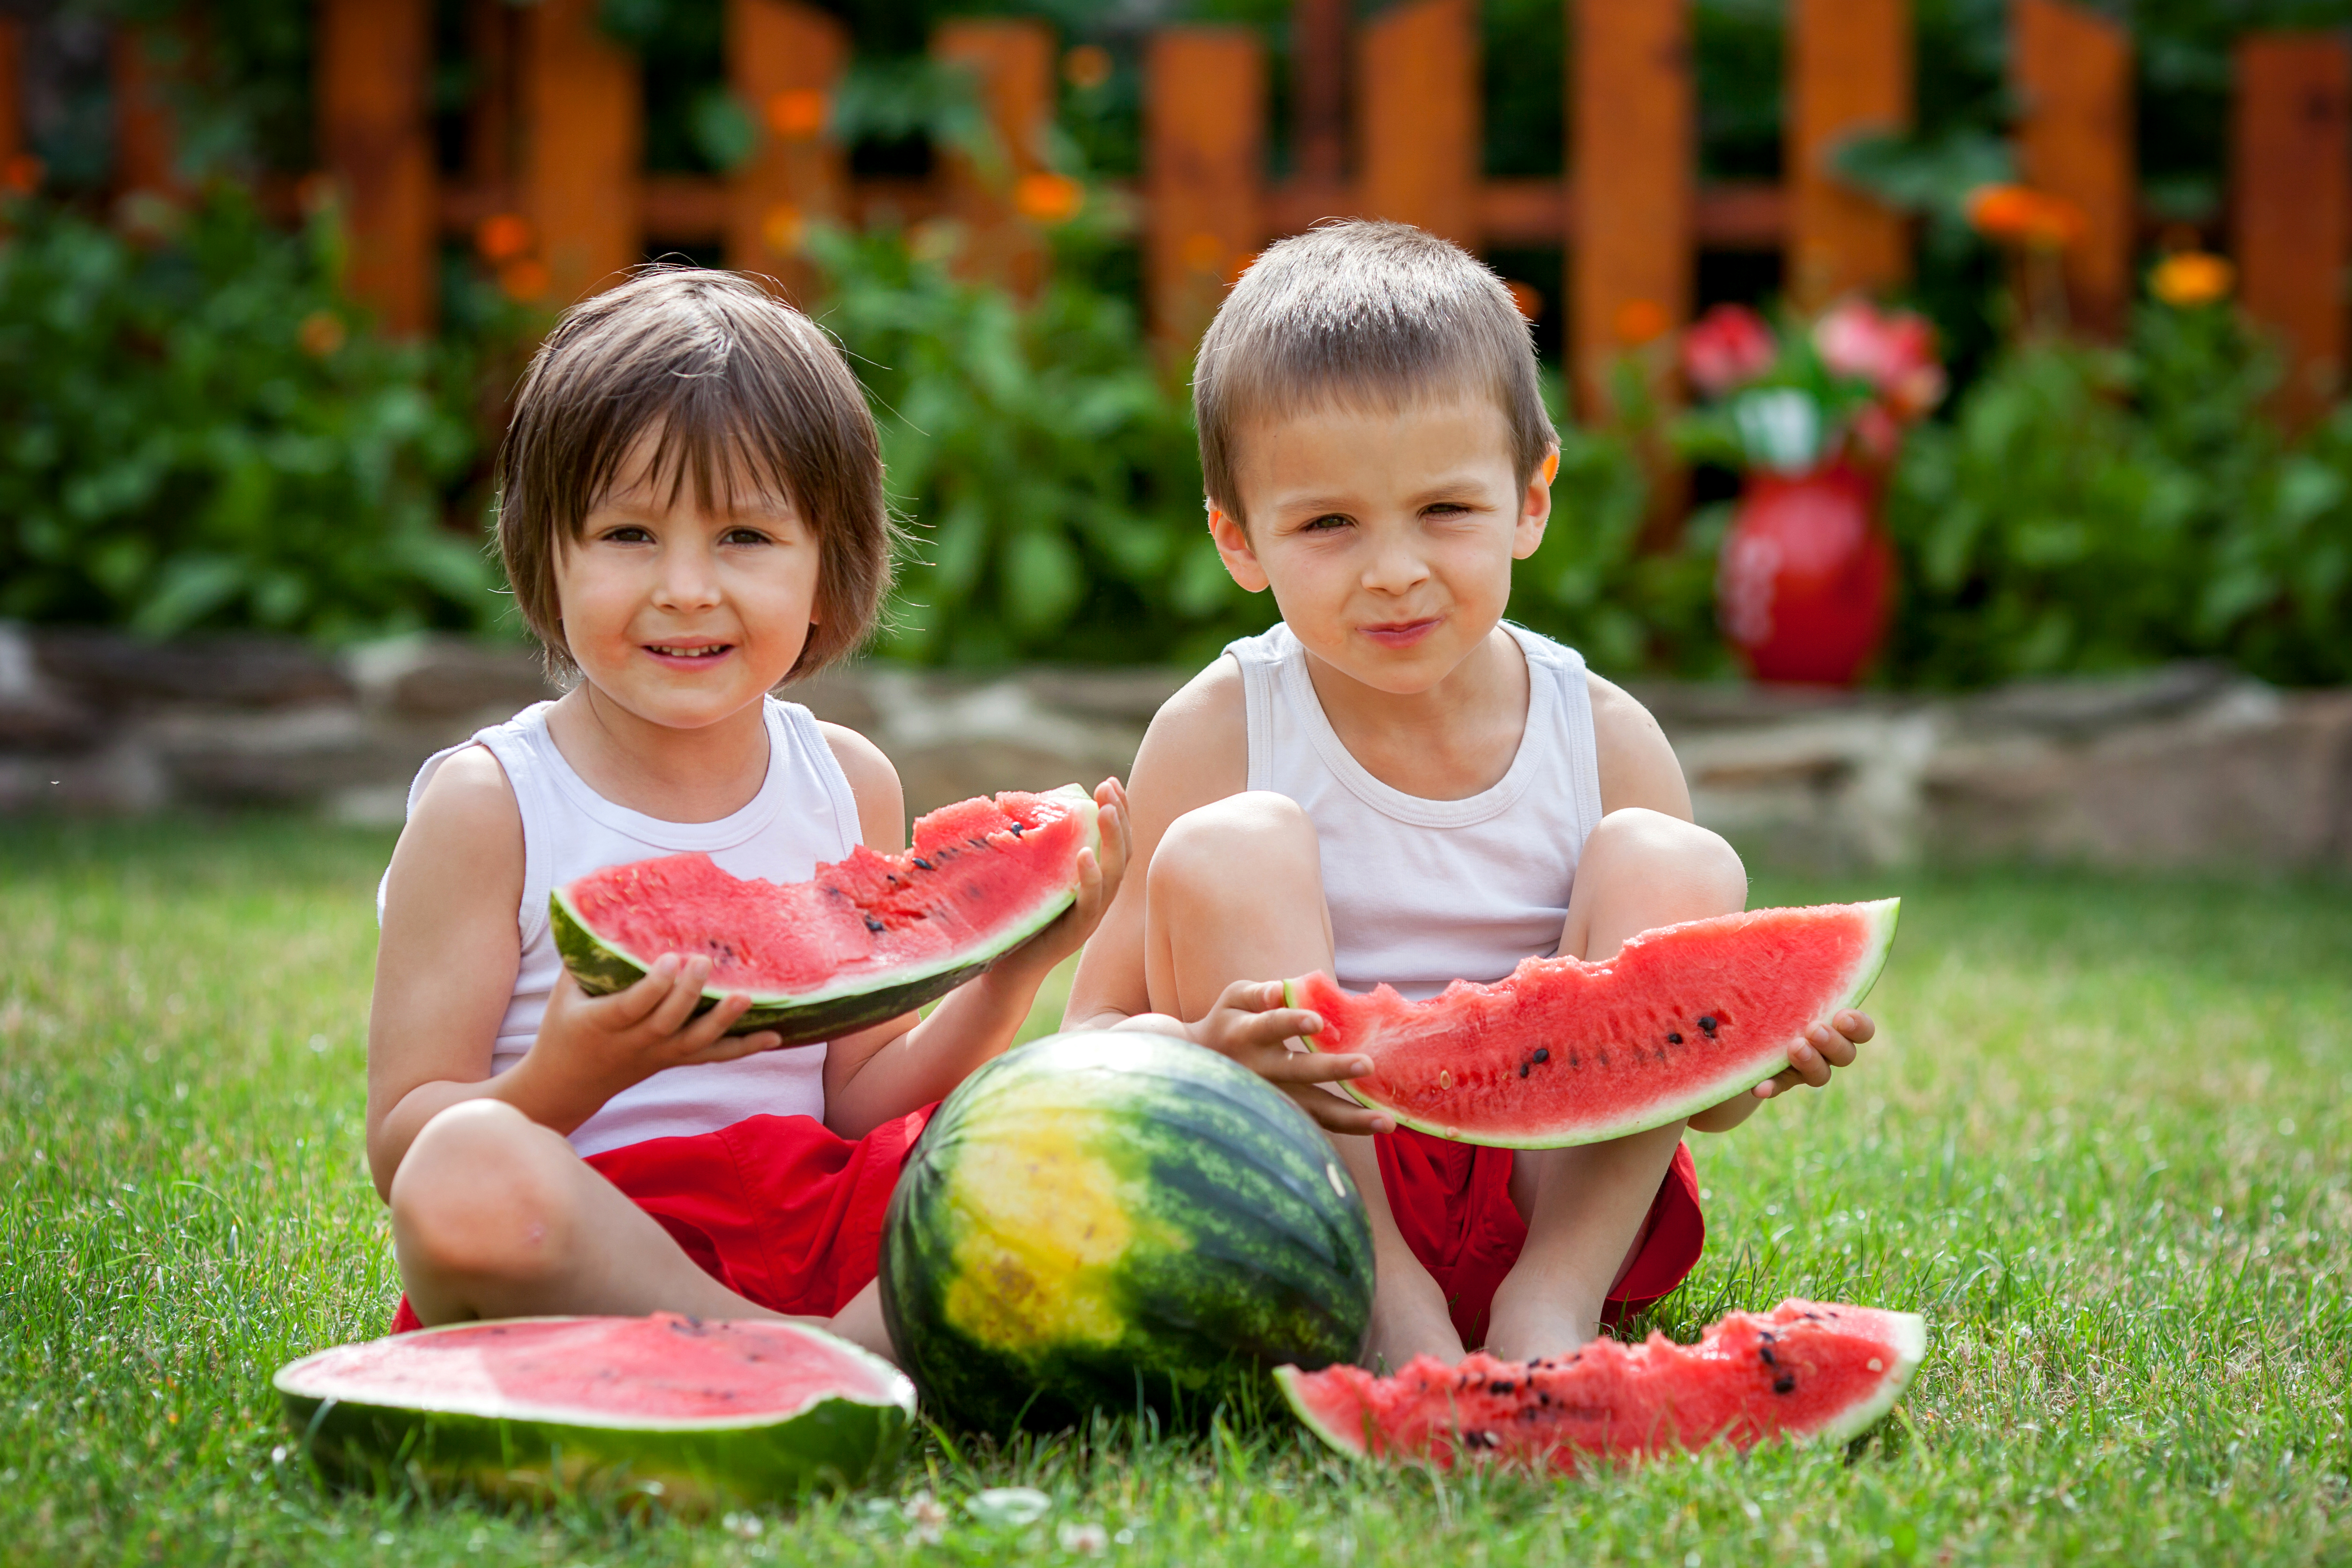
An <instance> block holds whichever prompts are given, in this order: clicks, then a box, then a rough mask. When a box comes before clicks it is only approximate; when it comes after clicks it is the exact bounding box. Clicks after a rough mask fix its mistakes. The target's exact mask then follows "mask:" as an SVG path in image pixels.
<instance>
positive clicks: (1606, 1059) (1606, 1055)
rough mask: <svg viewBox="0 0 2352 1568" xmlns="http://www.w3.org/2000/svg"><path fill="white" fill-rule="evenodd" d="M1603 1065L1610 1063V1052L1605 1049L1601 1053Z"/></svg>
mask: <svg viewBox="0 0 2352 1568" xmlns="http://www.w3.org/2000/svg"><path fill="white" fill-rule="evenodd" d="M1608 1065H1609V1053H1608V1052H1607V1051H1602V1052H1601V1066H1603V1067H1606V1066H1608Z"/></svg>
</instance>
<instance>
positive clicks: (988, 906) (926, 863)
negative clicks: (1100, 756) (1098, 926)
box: [548, 784, 1102, 1045]
mask: <svg viewBox="0 0 2352 1568" xmlns="http://www.w3.org/2000/svg"><path fill="white" fill-rule="evenodd" d="M1101 838H1102V835H1101V832H1100V830H1099V828H1098V826H1097V819H1096V812H1095V803H1094V799H1093V797H1091V796H1090V795H1088V794H1087V792H1086V791H1085V790H1084V789H1079V788H1078V787H1077V786H1076V785H1075V784H1066V785H1064V786H1063V787H1062V788H1061V789H1055V790H1053V791H1052V792H1050V793H1048V794H1044V795H1026V794H1022V793H1019V792H1017V791H1008V792H1007V793H1005V794H1003V795H999V796H997V797H996V798H995V799H994V800H990V799H988V798H987V797H986V796H982V797H980V798H979V799H977V800H965V801H962V802H961V803H959V804H957V805H953V806H943V807H941V808H940V810H936V811H933V812H931V813H930V814H929V816H926V817H923V818H921V819H919V820H918V821H916V823H915V845H914V848H912V849H910V850H908V851H907V852H905V853H904V854H896V855H884V854H877V853H875V852H873V851H872V850H869V849H867V848H866V847H865V846H864V845H863V844H861V845H859V846H858V847H857V848H856V849H855V850H853V851H852V852H850V854H849V857H848V858H847V859H846V860H843V861H840V862H835V863H834V864H832V865H821V866H819V867H817V868H816V875H815V876H814V877H813V878H811V879H810V880H809V881H807V882H796V883H783V884H780V883H772V882H763V881H761V880H758V879H756V878H754V879H751V880H749V881H746V880H743V879H740V878H738V877H733V876H730V875H728V874H727V873H725V872H723V871H721V870H720V869H719V867H718V866H716V865H714V864H713V863H711V861H710V857H709V856H708V855H702V854H684V855H666V856H664V857H662V858H660V859H658V860H647V861H636V862H632V863H630V864H628V865H618V866H607V867H606V868H604V870H602V871H596V872H591V873H589V874H588V875H586V876H583V877H582V878H580V879H579V880H578V881H576V882H574V883H572V884H571V885H570V886H568V887H561V888H558V889H556V890H555V892H554V893H553V894H551V896H550V897H549V900H548V915H549V919H550V920H551V922H552V924H553V925H554V930H555V946H556V950H557V951H558V952H560V953H562V955H563V962H564V966H565V967H567V968H569V969H570V970H571V971H572V976H573V977H574V978H576V979H577V980H578V981H579V982H580V988H581V989H582V990H583V991H586V992H587V993H588V994H589V995H591V996H604V995H606V994H608V993H610V992H613V991H617V990H621V989H624V988H626V987H628V986H632V985H634V984H635V983H636V982H637V980H638V979H640V978H641V977H643V976H644V975H645V972H646V969H647V968H648V967H651V966H652V965H653V963H654V961H655V960H656V959H657V958H660V957H661V956H663V955H665V954H669V953H681V954H686V955H688V956H692V955H695V954H705V955H708V956H709V958H710V960H711V969H710V978H709V982H708V983H707V984H706V985H705V986H704V988H703V1001H702V1004H701V1007H702V1008H711V1007H715V1006H717V1005H718V1002H719V998H721V997H723V996H727V995H730V994H732V993H736V992H742V993H747V994H749V995H750V997H751V1008H750V1009H749V1010H748V1011H746V1012H745V1013H744V1014H743V1016H742V1017H741V1018H740V1019H738V1020H737V1021H736V1023H735V1026H734V1028H733V1029H731V1030H729V1032H730V1033H731V1034H749V1033H751V1031H753V1030H776V1031H777V1032H778V1033H780V1034H782V1036H783V1037H784V1039H783V1043H784V1044H786V1045H806V1044H809V1043H811V1042H813V1041H815V1040H831V1039H834V1038H835V1036H838V1035H843V1034H846V1033H848V1032H849V1031H851V1030H858V1029H863V1028H865V1027H866V1025H868V1024H876V1023H880V1022H883V1021H884V1020H885V1019H894V1018H897V1017H898V1015H899V1014H901V1013H904V1012H906V1011H908V1009H913V1008H919V1007H920V1006H922V1005H923V1004H924V1003H925V1002H928V1001H930V1000H932V999H933V998H937V997H941V996H944V995H946V994H947V993H948V992H949V991H951V990H953V989H954V988H956V987H957V986H959V985H961V984H962V983H963V982H964V981H965V980H967V979H970V978H971V977H972V976H974V975H976V974H978V973H979V972H980V971H981V970H982V969H985V968H987V967H989V965H991V964H992V963H994V962H995V961H996V960H997V959H999V958H1001V957H1003V956H1004V955H1005V954H1007V953H1009V952H1011V951H1012V950H1013V948H1015V947H1017V946H1020V945H1021V944H1022V943H1024V942H1025V941H1027V940H1028V939H1029V938H1030V937H1032V936H1035V935H1036V934H1037V933H1038V932H1040V931H1042V930H1044V929H1045V926H1046V925H1048V924H1050V923H1051V922H1052V921H1053V920H1054V918H1055V916H1056V915H1060V914H1061V913H1062V912H1063V911H1064V910H1066V909H1067V908H1069V907H1070V905H1071V904H1072V903H1073V902H1074V901H1075V900H1076V897H1077V888H1078V852H1079V851H1080V850H1086V849H1091V850H1095V851H1097V852H1099V851H1100V849H1101ZM697 1010H698V1011H699V1010H701V1009H697Z"/></svg>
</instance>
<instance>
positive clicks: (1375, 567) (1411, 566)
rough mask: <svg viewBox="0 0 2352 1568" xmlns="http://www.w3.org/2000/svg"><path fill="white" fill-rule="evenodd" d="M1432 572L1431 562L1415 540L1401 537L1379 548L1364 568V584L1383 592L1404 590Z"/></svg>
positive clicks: (1374, 551)
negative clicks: (1423, 555) (1425, 557)
mask: <svg viewBox="0 0 2352 1568" xmlns="http://www.w3.org/2000/svg"><path fill="white" fill-rule="evenodd" d="M1428 576H1429V563H1428V562H1427V561H1425V560H1423V559H1422V555H1421V552H1420V551H1419V550H1417V549H1413V548H1412V543H1411V541H1409V540H1404V539H1399V540H1396V541H1394V542H1392V543H1387V544H1383V545H1381V546H1380V547H1379V548H1377V549H1374V550H1373V552H1372V559H1371V560H1370V563H1369V564H1368V565H1367V566H1366V568H1365V570H1364V586H1365V587H1367V588H1372V589H1378V590H1379V591H1381V592H1383V593H1401V592H1402V591H1405V590H1406V589H1408V588H1411V587H1412V586H1414V585H1415V584H1416V583H1419V582H1421V581H1422V580H1423V579H1425V578H1427V577H1428Z"/></svg>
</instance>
